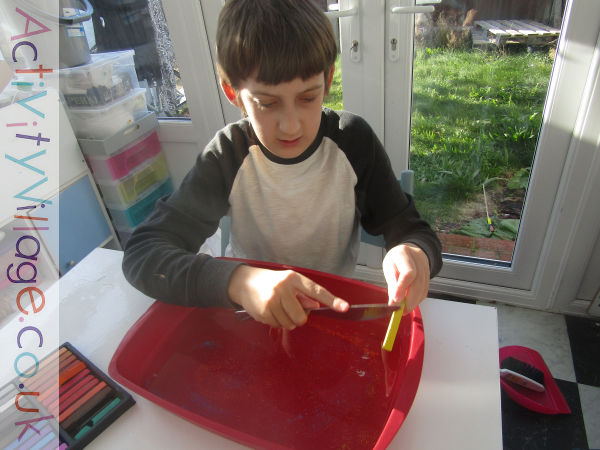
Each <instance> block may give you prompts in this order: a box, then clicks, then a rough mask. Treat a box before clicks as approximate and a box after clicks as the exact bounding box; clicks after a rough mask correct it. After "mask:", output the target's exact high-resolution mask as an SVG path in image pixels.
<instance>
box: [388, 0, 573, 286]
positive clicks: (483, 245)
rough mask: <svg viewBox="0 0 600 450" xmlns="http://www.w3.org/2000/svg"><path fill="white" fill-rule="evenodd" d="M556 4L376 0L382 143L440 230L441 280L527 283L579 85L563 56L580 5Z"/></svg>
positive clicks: (569, 49) (543, 231)
mask: <svg viewBox="0 0 600 450" xmlns="http://www.w3.org/2000/svg"><path fill="white" fill-rule="evenodd" d="M417 3H421V2H419V1H417ZM423 3H424V2H423ZM561 3H562V2H556V1H552V0H549V1H548V2H537V7H536V8H522V10H519V11H513V10H509V9H506V8H505V6H506V5H512V4H511V3H508V4H507V3H506V2H477V1H475V2H466V1H464V2H462V1H454V2H446V1H444V2H441V3H440V4H436V5H433V6H431V7H430V9H432V10H433V11H432V12H428V13H422V14H417V15H414V14H397V13H394V12H392V10H393V9H394V8H396V9H401V8H398V7H411V6H414V1H405V0H388V1H387V2H386V47H387V52H386V58H385V91H386V104H385V145H386V148H387V149H388V152H389V153H390V155H391V158H392V160H393V164H394V168H395V170H396V171H397V172H399V171H401V170H403V169H405V168H407V167H409V168H410V169H412V170H414V172H415V201H416V204H417V208H418V209H419V211H420V212H421V213H422V215H424V216H425V218H427V219H428V221H429V222H430V223H431V224H432V226H433V227H434V229H435V231H436V232H437V233H438V236H439V237H440V240H441V241H442V244H443V248H444V269H443V271H442V273H441V274H440V277H441V279H442V281H441V283H440V285H439V286H442V288H441V290H444V287H446V288H449V287H451V286H457V285H458V284H460V281H461V280H462V281H467V282H473V283H477V284H479V285H480V286H481V285H487V286H498V287H503V288H504V287H506V288H512V289H521V290H530V289H531V286H532V282H533V278H534V275H535V272H536V270H537V269H538V264H539V263H540V261H541V258H542V256H541V255H542V250H543V244H544V237H545V236H546V233H547V231H548V229H549V228H548V227H549V226H550V225H551V224H550V221H549V218H550V215H551V212H552V207H553V204H554V200H555V197H556V193H557V191H558V187H559V182H560V180H561V173H562V169H563V166H564V162H565V157H566V154H567V150H568V147H569V141H570V139H571V133H572V130H573V127H574V125H575V120H576V112H577V108H576V107H575V106H577V100H576V99H578V98H579V97H580V96H581V90H582V89H583V87H584V84H585V74H579V76H577V74H576V66H577V64H575V63H574V62H573V61H572V60H569V58H565V54H569V55H572V54H573V52H574V51H576V45H577V43H576V42H574V40H573V39H567V38H568V36H569V35H571V37H573V36H574V35H575V34H576V32H577V24H578V21H579V20H580V19H581V18H582V13H583V10H578V11H574V8H573V5H572V4H571V3H570V2H566V7H565V9H564V15H565V20H564V21H563V20H562V18H563V10H562V8H561V6H560V5H561ZM417 6H418V5H417ZM561 23H562V24H563V29H562V30H561ZM563 35H565V36H563ZM557 48H558V49H557ZM575 59H576V58H575ZM411 63H412V64H411ZM571 76H573V77H575V78H570V77H571ZM582 76H583V77H584V78H583V79H582ZM388 100H390V101H388ZM392 149H393V150H392ZM443 279H445V281H444V280H443ZM463 286H465V284H463ZM450 290H452V289H450ZM495 292H496V293H497V294H500V295H501V294H502V290H501V289H496V290H495ZM515 292H516V291H515ZM517 295H518V294H517Z"/></svg>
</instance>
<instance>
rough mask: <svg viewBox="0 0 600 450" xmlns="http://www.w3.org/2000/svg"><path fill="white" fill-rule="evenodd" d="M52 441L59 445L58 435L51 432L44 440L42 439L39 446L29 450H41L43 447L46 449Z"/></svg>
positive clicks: (36, 445)
mask: <svg viewBox="0 0 600 450" xmlns="http://www.w3.org/2000/svg"><path fill="white" fill-rule="evenodd" d="M52 441H54V442H55V443H56V444H58V438H57V437H56V434H54V433H53V432H52V431H51V432H50V433H48V434H47V435H46V436H44V437H43V438H42V439H40V440H39V441H38V443H37V444H35V445H34V446H33V447H31V448H29V450H40V449H41V448H42V447H45V446H46V445H47V444H49V443H50V442H52Z"/></svg>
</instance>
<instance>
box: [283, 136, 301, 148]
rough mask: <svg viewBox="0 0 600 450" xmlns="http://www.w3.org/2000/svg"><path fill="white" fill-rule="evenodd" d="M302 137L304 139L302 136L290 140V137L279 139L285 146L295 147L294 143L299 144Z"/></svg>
mask: <svg viewBox="0 0 600 450" xmlns="http://www.w3.org/2000/svg"><path fill="white" fill-rule="evenodd" d="M300 139H302V137H298V138H296V139H292V140H288V139H279V142H280V143H281V144H282V145H283V146H284V147H293V146H294V145H296V144H298V143H299V142H300Z"/></svg>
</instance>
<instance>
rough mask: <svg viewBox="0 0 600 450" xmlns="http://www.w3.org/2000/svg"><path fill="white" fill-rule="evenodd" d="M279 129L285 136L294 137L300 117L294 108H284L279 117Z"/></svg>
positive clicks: (298, 128)
mask: <svg viewBox="0 0 600 450" xmlns="http://www.w3.org/2000/svg"><path fill="white" fill-rule="evenodd" d="M279 129H280V130H281V131H282V132H283V133H285V134H286V135H287V136H290V137H296V135H297V134H298V131H299V130H300V118H299V117H298V113H297V111H296V110H295V108H285V109H284V110H283V112H282V114H281V117H280V118H279Z"/></svg>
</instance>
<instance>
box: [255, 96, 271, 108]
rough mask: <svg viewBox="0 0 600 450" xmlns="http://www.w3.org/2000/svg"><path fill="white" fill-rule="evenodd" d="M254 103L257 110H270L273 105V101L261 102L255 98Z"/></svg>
mask: <svg viewBox="0 0 600 450" xmlns="http://www.w3.org/2000/svg"><path fill="white" fill-rule="evenodd" d="M254 102H255V103H256V104H257V105H258V107H259V108H270V107H271V106H273V105H274V104H275V101H263V100H261V99H259V98H255V99H254Z"/></svg>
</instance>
